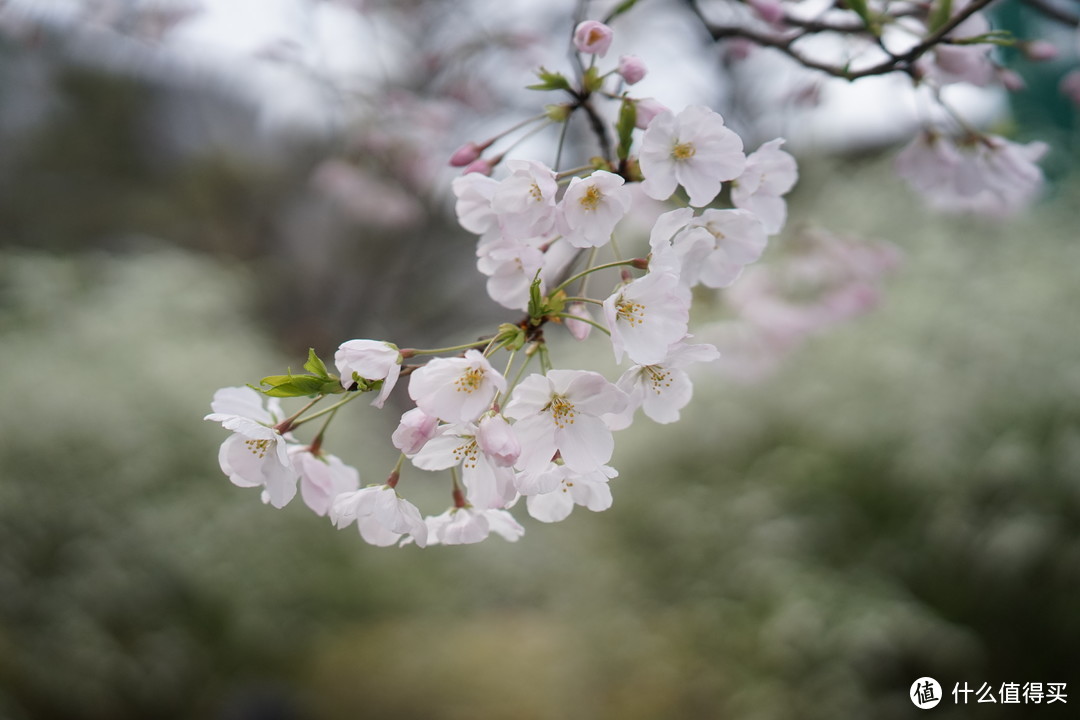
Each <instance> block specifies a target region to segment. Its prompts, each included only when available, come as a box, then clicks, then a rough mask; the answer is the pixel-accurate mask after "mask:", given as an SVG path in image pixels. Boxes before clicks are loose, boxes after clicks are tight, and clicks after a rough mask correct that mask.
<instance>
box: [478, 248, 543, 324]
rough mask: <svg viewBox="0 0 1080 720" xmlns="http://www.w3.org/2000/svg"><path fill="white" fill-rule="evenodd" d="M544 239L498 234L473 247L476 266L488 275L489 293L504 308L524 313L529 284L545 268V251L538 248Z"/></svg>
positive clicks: (527, 300) (527, 302)
mask: <svg viewBox="0 0 1080 720" xmlns="http://www.w3.org/2000/svg"><path fill="white" fill-rule="evenodd" d="M546 242H548V239H547V238H543V237H540V238H527V239H525V240H510V239H507V238H502V237H498V238H496V239H494V240H489V241H482V242H481V243H480V244H479V245H478V246H477V249H476V255H477V261H476V267H477V268H478V269H479V270H480V272H482V273H483V274H484V275H486V276H487V278H488V280H487V292H488V296H489V297H490V298H491V299H492V300H494V301H495V302H497V303H499V304H500V305H502V306H503V307H506V308H510V309H511V310H521V311H523V312H524V311H525V309H526V308H527V307H528V306H529V287H530V286H531V285H532V281H533V278H535V277H536V273H537V272H538V271H540V270H541V269H542V268H543V267H544V252H543V250H541V249H540V247H541V246H542V245H543V244H544V243H546ZM541 275H543V274H542V273H541ZM543 290H544V287H543V277H541V292H543Z"/></svg>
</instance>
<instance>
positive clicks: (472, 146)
mask: <svg viewBox="0 0 1080 720" xmlns="http://www.w3.org/2000/svg"><path fill="white" fill-rule="evenodd" d="M483 152H484V149H483V148H482V147H480V146H479V145H477V144H476V143H474V142H468V143H465V144H464V145H462V146H461V147H459V148H458V149H457V150H455V151H454V154H453V155H451V156H450V166H451V167H465V166H466V165H468V164H470V163H472V162H475V161H476V160H477V159H479V157H480V154H481V153H483Z"/></svg>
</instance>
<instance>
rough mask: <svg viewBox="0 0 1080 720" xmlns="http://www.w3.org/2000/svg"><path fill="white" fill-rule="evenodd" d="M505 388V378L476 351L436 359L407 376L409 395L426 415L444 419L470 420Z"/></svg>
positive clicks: (447, 420)
mask: <svg viewBox="0 0 1080 720" xmlns="http://www.w3.org/2000/svg"><path fill="white" fill-rule="evenodd" d="M503 390H506V379H505V378H504V377H503V376H502V375H501V374H500V373H499V371H498V370H496V369H495V368H493V367H492V366H491V363H490V362H488V360H487V358H485V357H484V355H483V354H482V353H481V352H480V351H479V350H467V351H466V352H465V357H460V358H435V359H434V360H431V361H430V362H428V364H427V365H425V366H423V367H422V368H420V369H419V370H417V371H416V372H414V373H413V374H412V377H410V378H409V397H411V398H412V399H413V402H415V403H416V405H417V407H419V408H420V409H421V410H423V411H424V412H425V413H427V414H428V415H433V416H435V417H437V418H439V419H440V420H444V421H446V422H451V423H452V422H469V421H472V420H475V419H476V418H478V417H480V415H481V413H483V412H484V411H486V410H487V409H488V408H489V407H490V406H491V401H492V400H493V399H494V398H495V394H496V393H499V392H502V391H503Z"/></svg>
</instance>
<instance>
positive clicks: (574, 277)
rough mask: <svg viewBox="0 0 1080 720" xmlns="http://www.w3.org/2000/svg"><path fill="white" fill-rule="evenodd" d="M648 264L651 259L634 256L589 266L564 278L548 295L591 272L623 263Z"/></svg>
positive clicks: (643, 267)
mask: <svg viewBox="0 0 1080 720" xmlns="http://www.w3.org/2000/svg"><path fill="white" fill-rule="evenodd" d="M648 264H649V261H648V260H646V259H645V258H634V259H633V260H617V261H615V262H609V263H604V264H603V265H596V266H595V267H591V268H587V269H585V270H582V271H581V272H579V273H577V274H575V275H571V276H570V277H568V278H567V279H566V280H564V281H563V282H562V283H561V284H560V285H558V286H557V287H556V288H555V289H554V290H552V291H551V292H550V293H548V295H549V296H550V295H555V294H557V293H558V292H559V291H560V290H563V289H565V288H566V287H567V286H568V285H570V283H572V282H574V281H575V280H578V279H580V278H583V277H585V276H586V275H589V274H590V273H594V272H596V271H598V270H607V269H608V268H613V267H619V266H621V265H634V266H635V267H637V268H639V269H642V270H643V269H645V268H646V267H648Z"/></svg>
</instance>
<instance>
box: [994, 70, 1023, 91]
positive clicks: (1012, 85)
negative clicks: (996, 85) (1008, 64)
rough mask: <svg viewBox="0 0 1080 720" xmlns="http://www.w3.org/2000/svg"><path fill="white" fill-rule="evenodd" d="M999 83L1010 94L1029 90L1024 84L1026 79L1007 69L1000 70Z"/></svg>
mask: <svg viewBox="0 0 1080 720" xmlns="http://www.w3.org/2000/svg"><path fill="white" fill-rule="evenodd" d="M998 82H1000V83H1001V86H1002V87H1004V88H1005V89H1006V90H1008V91H1009V92H1020V91H1021V90H1026V89H1027V83H1026V82H1024V78H1022V77H1020V74H1019V73H1016V72H1013V71H1012V70H1009V69H1007V68H1000V69H999V70H998Z"/></svg>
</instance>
